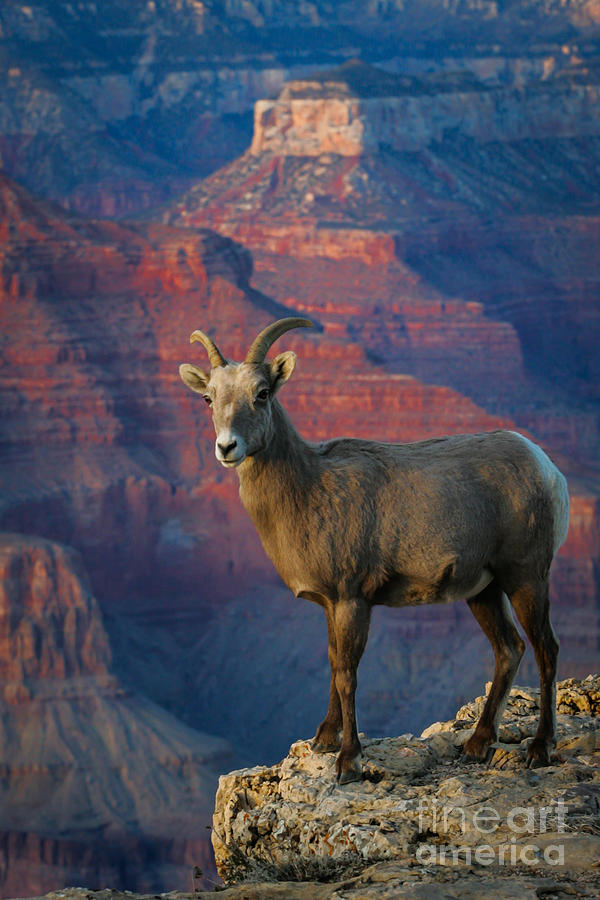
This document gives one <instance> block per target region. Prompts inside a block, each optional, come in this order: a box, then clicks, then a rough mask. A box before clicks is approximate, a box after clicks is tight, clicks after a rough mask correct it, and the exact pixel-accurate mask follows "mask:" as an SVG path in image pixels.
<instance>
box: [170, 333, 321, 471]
mask: <svg viewBox="0 0 600 900" xmlns="http://www.w3.org/2000/svg"><path fill="white" fill-rule="evenodd" d="M303 327H308V328H311V327H312V322H310V321H309V320H308V319H296V318H290V319H279V320H278V321H277V322H273V323H272V324H271V325H268V326H267V327H266V328H265V329H263V331H261V332H260V334H259V335H258V336H257V338H256V339H255V341H254V342H253V344H252V346H251V347H250V349H249V350H248V354H247V356H246V359H245V360H244V362H243V363H234V362H230V361H228V360H226V359H225V357H224V356H223V355H222V353H221V351H220V350H219V349H218V347H217V346H216V344H215V343H214V342H213V341H212V340H211V338H209V337H208V335H206V334H204V332H203V331H194V333H193V334H192V336H191V337H190V342H194V341H199V342H200V343H201V344H203V345H204V347H205V348H206V350H207V352H208V358H209V360H210V364H211V367H212V368H211V369H210V371H209V372H206V371H204V370H203V369H199V368H198V367H197V366H192V365H190V364H189V363H184V364H183V365H182V366H180V367H179V374H180V375H181V378H182V380H183V382H184V383H185V384H187V386H188V387H189V388H191V389H192V390H193V391H196V392H197V393H199V394H202V396H203V397H204V400H205V401H206V403H208V405H209V406H210V408H211V411H212V417H213V423H214V426H215V432H216V435H217V440H216V443H215V455H216V457H217V459H218V460H219V462H220V463H222V465H224V466H226V467H227V468H234V467H235V466H239V465H240V463H242V462H243V461H244V460H245V459H246V457H247V456H253V455H254V454H255V453H258V452H259V451H260V450H263V449H264V448H265V447H267V446H268V444H269V443H270V440H271V438H272V436H273V419H272V406H271V403H272V400H273V397H274V396H275V394H276V393H277V391H278V390H279V388H280V387H281V386H282V385H283V384H285V382H286V381H287V380H288V378H289V377H290V375H291V374H292V372H293V371H294V368H295V366H296V354H295V353H293V352H292V351H291V350H287V351H286V352H285V353H280V354H279V355H278V356H276V357H275V359H273V360H272V361H271V362H269V361H267V360H266V359H265V357H266V355H267V351H268V350H269V347H270V346H271V344H273V343H274V342H275V341H276V340H277V338H278V337H281V335H282V334H284V333H285V332H286V331H289V330H290V329H291V328H303Z"/></svg>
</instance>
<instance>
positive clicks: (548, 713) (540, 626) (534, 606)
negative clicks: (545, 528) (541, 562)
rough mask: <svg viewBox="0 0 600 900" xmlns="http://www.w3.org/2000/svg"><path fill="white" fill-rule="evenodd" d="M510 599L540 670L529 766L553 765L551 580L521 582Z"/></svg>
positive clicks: (554, 647)
mask: <svg viewBox="0 0 600 900" xmlns="http://www.w3.org/2000/svg"><path fill="white" fill-rule="evenodd" d="M510 602H511V603H512V605H513V607H514V610H515V612H516V614H517V618H518V619H519V622H520V623H521V625H522V626H523V629H524V631H525V634H526V635H527V637H528V638H529V641H530V642H531V646H532V647H533V651H534V653H535V659H536V662H537V665H538V669H539V673H540V692H541V696H540V721H539V724H538V729H537V732H536V735H535V737H534V738H533V740H532V742H531V743H530V745H529V747H528V748H527V765H528V766H530V767H535V766H549V765H550V753H551V751H552V750H553V748H554V747H555V746H556V664H557V660H558V639H557V637H556V635H555V633H554V629H553V628H552V625H551V623H550V599H549V584H548V579H547V578H545V579H542V580H540V581H537V582H530V583H526V584H523V585H521V586H520V587H518V588H517V589H516V590H514V591H513V592H512V593H511V594H510Z"/></svg>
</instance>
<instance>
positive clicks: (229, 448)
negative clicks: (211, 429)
mask: <svg viewBox="0 0 600 900" xmlns="http://www.w3.org/2000/svg"><path fill="white" fill-rule="evenodd" d="M217 447H218V448H219V451H220V452H221V454H222V455H223V458H224V459H226V458H227V457H228V456H229V454H230V453H233V451H234V450H235V448H236V447H237V441H236V440H233V441H230V442H229V443H228V444H220V443H219V442H218V441H217Z"/></svg>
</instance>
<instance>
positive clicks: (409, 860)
mask: <svg viewBox="0 0 600 900" xmlns="http://www.w3.org/2000/svg"><path fill="white" fill-rule="evenodd" d="M488 689H489V686H488ZM538 696H539V694H538V692H537V691H536V690H533V689H531V688H523V687H515V688H513V690H512V691H511V696H510V700H509V703H508V706H507V709H506V712H505V714H504V717H503V723H502V727H501V729H500V739H499V741H498V742H497V744H496V745H495V746H494V749H493V754H492V757H491V760H490V761H489V763H488V764H486V765H482V764H479V765H477V764H475V765H474V764H469V763H466V762H465V761H464V760H463V758H462V757H461V746H462V744H463V743H464V741H465V740H466V739H467V737H468V736H469V735H470V734H471V733H472V729H473V726H474V724H475V722H476V720H477V718H478V716H479V714H480V712H481V709H482V706H483V703H484V701H485V697H479V698H477V699H476V700H474V701H473V702H471V703H469V704H467V705H466V706H464V707H462V708H461V709H459V710H458V713H457V715H456V718H455V719H454V720H453V721H449V722H443V723H442V722H438V723H436V724H434V725H431V726H430V727H429V728H427V729H426V730H425V731H424V732H423V734H422V735H421V736H420V737H415V736H413V735H412V734H404V735H402V736H400V737H395V738H382V739H368V738H366V737H363V738H362V742H363V770H364V779H363V781H362V782H360V783H355V784H350V785H344V786H340V785H338V784H337V783H336V780H335V754H333V753H331V754H323V755H319V754H316V753H313V752H312V750H311V745H310V742H308V741H298V742H296V743H295V744H293V745H292V747H291V749H290V753H289V755H288V756H287V757H286V758H285V759H284V760H283V761H282V762H281V763H279V764H278V765H275V766H272V767H266V766H257V767H255V768H251V769H241V770H239V771H236V772H231V773H230V774H228V775H224V776H222V777H221V779H220V783H219V790H218V793H217V799H216V807H215V814H214V819H213V846H214V850H215V856H216V861H217V868H218V871H219V874H220V876H221V877H222V879H223V881H224V882H225V883H229V884H231V883H234V882H241V881H245V882H259V881H265V880H278V881H281V880H301V881H305V882H306V881H313V882H323V881H325V880H329V881H330V882H337V884H336V885H335V889H334V885H333V884H330V885H329V893H327V892H325V893H324V894H321V892H320V888H319V893H318V894H317V893H314V894H313V895H312V896H335V897H336V898H342V897H348V898H359V897H377V898H380V897H388V896H389V897H391V896H394V897H409V896H410V897H423V898H429V897H432V898H433V897H439V883H440V882H444V883H447V885H446V886H445V887H444V891H445V893H444V896H448V897H455V896H457V897H458V896H461V897H473V898H474V897H479V896H482V897H483V896H485V897H487V898H490V897H503V898H505V897H509V896H510V897H511V898H517V897H519V898H520V897H523V898H525V897H541V896H550V894H555V895H557V896H561V897H562V896H563V893H564V894H567V895H572V896H580V897H591V896H594V897H597V896H599V893H600V868H599V866H600V819H599V816H598V809H599V802H600V766H599V764H600V718H599V713H600V675H590V676H588V677H587V678H586V679H585V680H584V681H576V680H574V679H568V680H566V681H563V682H560V683H559V685H558V690H557V704H558V745H557V748H556V753H555V755H554V756H553V758H552V765H550V766H548V767H546V768H543V769H535V770H530V769H527V768H526V766H525V751H526V747H527V744H528V741H529V739H530V738H531V736H532V734H533V733H534V731H535V727H536V724H537V717H538V711H539V710H538ZM341 878H345V881H344V882H343V883H342V884H340V883H339V882H340V879H341ZM452 883H456V887H455V888H452ZM459 883H460V888H459ZM509 883H510V884H509ZM313 887H315V890H316V886H315V885H313ZM253 890H254V889H253ZM456 890H458V891H459V893H456ZM561 891H562V893H561ZM232 896H233V894H232ZM252 896H254V892H253V893H252ZM257 896H259V895H258V894H257ZM262 896H271V894H264V895H262ZM272 896H276V894H272ZM287 896H291V894H288V895H287ZM298 896H301V895H300V894H299V895H298Z"/></svg>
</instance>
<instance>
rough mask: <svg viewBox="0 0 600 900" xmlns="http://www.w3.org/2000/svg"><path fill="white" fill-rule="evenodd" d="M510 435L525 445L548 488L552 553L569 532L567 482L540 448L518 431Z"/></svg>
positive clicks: (561, 543)
mask: <svg viewBox="0 0 600 900" xmlns="http://www.w3.org/2000/svg"><path fill="white" fill-rule="evenodd" d="M510 433H511V434H514V435H516V436H517V437H518V438H521V440H522V441H523V442H524V443H525V444H527V447H528V448H529V451H530V452H531V455H532V456H533V457H534V459H535V461H536V463H537V465H538V468H539V470H540V474H541V476H542V479H543V480H544V481H545V483H546V484H547V486H548V489H549V491H550V495H551V497H552V503H553V506H554V548H553V549H554V552H555V553H556V551H557V550H558V548H559V547H562V545H563V544H564V542H565V541H566V539H567V532H568V530H569V491H568V488H567V480H566V478H565V476H564V475H563V474H562V472H561V471H560V470H559V469H557V468H556V466H555V465H554V463H553V462H552V460H551V459H550V457H549V456H547V455H546V454H545V453H544V451H543V450H542V448H541V447H538V445H537V444H534V443H533V441H530V440H529V438H526V437H525V436H524V435H522V434H519V432H518V431H511V432H510Z"/></svg>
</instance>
